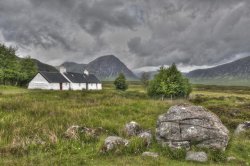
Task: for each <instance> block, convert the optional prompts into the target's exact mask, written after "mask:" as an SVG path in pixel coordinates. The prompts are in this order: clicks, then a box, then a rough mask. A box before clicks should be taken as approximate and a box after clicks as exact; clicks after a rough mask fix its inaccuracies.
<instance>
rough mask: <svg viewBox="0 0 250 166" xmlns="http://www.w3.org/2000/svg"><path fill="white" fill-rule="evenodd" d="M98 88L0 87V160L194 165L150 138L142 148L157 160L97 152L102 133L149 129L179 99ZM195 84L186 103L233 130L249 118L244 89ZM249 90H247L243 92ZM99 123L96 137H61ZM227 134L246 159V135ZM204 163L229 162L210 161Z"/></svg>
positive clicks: (232, 149)
mask: <svg viewBox="0 0 250 166" xmlns="http://www.w3.org/2000/svg"><path fill="white" fill-rule="evenodd" d="M104 87H105V88H104V90H103V91H99V92H72V91H67V92H55V91H29V90H25V89H19V88H13V87H0V165H3V164H6V165H7V164H8V165H14V164H18V165H27V164H31V165H62V164H63V165H166V164H168V165H194V164H193V163H190V162H185V161H183V160H182V159H180V160H173V158H178V154H177V157H172V156H171V155H170V154H168V153H166V152H164V150H163V149H162V148H160V147H159V146H158V145H157V143H156V141H154V142H153V144H152V146H151V147H150V148H149V149H148V150H149V151H156V152H159V153H160V154H161V157H160V158H159V159H150V158H149V159H147V158H142V157H141V156H140V154H138V153H137V154H134V153H133V152H130V153H125V154H116V155H115V156H112V155H107V156H106V155H101V154H100V153H99V152H98V151H99V149H100V145H101V144H102V141H103V139H104V138H105V137H106V136H107V135H120V136H122V135H123V132H122V129H123V126H124V124H125V123H127V122H129V121H132V120H135V121H137V122H138V123H140V124H141V125H142V127H144V128H149V129H151V130H152V131H154V129H155V124H156V119H157V116H158V115H159V114H162V113H164V112H166V111H167V109H168V108H169V107H170V106H171V105H173V104H176V103H179V102H188V101H179V100H178V101H174V102H171V101H160V100H153V99H149V98H148V97H147V96H146V94H145V91H144V89H143V88H142V87H141V86H140V85H131V86H130V89H129V90H128V91H127V92H118V91H115V90H114V89H113V87H112V85H110V84H105V86H104ZM220 89H221V88H220V87H212V88H211V87H209V86H208V87H204V86H202V87H200V86H198V87H196V88H195V91H194V92H193V94H192V96H191V98H192V99H191V102H193V103H196V104H199V105H204V106H206V107H207V108H209V109H210V110H211V111H213V112H215V113H216V114H218V115H219V116H220V117H221V119H222V121H223V123H225V124H226V125H227V127H228V128H229V129H230V130H231V131H233V129H234V128H235V126H236V125H237V124H238V123H240V122H243V121H245V120H249V119H250V112H249V111H248V109H249V107H250V89H247V88H246V89H244V91H243V90H242V88H225V89H223V90H220ZM248 92H249V93H248ZM75 124H77V125H83V126H87V127H100V126H101V127H103V128H105V129H106V130H107V133H106V134H104V135H103V136H102V137H101V138H100V139H98V140H92V139H87V138H83V139H81V140H80V141H69V140H66V139H64V138H63V133H64V131H65V130H66V129H67V128H68V127H69V126H71V125H75ZM245 137H246V136H242V137H241V138H237V139H234V138H233V139H232V140H231V142H230V146H229V148H228V149H227V151H226V155H229V156H230V155H233V156H235V157H237V158H239V160H241V161H237V164H245V163H246V162H248V163H250V159H249V158H250V156H249V155H250V141H249V137H248V138H245ZM207 164H208V165H215V164H216V165H221V164H223V165H224V164H229V165H235V163H215V162H213V161H212V160H210V161H209V162H208V163H207Z"/></svg>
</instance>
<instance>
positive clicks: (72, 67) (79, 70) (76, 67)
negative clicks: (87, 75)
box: [61, 62, 87, 73]
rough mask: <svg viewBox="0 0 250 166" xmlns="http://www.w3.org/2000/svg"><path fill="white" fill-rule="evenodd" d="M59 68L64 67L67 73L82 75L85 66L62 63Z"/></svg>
mask: <svg viewBox="0 0 250 166" xmlns="http://www.w3.org/2000/svg"><path fill="white" fill-rule="evenodd" d="M61 66H64V67H65V68H66V69H67V71H68V72H74V73H83V71H84V69H85V68H86V67H87V65H86V64H78V63H75V62H64V63H63V64H61Z"/></svg>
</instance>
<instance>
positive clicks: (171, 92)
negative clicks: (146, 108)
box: [148, 64, 192, 99]
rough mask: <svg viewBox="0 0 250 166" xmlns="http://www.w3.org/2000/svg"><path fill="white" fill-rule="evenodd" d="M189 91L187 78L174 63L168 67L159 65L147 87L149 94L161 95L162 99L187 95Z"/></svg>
mask: <svg viewBox="0 0 250 166" xmlns="http://www.w3.org/2000/svg"><path fill="white" fill-rule="evenodd" d="M191 91H192V87H191V84H190V83H189V80H188V79H187V78H185V77H183V75H182V74H181V72H180V71H178V69H177V67H176V66H175V64H173V65H172V66H171V67H169V68H164V67H161V68H160V70H159V73H158V74H156V75H155V77H154V79H153V80H152V81H150V83H149V87H148V95H149V96H161V97H162V99H163V98H165V97H167V98H171V99H172V98H179V97H188V96H189V94H190V93H191Z"/></svg>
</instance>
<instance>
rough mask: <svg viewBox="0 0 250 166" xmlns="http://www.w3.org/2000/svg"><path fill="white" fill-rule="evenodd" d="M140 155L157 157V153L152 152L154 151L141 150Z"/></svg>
mask: <svg viewBox="0 0 250 166" xmlns="http://www.w3.org/2000/svg"><path fill="white" fill-rule="evenodd" d="M142 156H145V157H153V158H157V157H159V155H158V153H154V152H143V153H142Z"/></svg>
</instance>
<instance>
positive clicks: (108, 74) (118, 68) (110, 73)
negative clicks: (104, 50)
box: [61, 55, 138, 80]
mask: <svg viewBox="0 0 250 166" xmlns="http://www.w3.org/2000/svg"><path fill="white" fill-rule="evenodd" d="M61 66H64V67H66V69H67V71H71V72H77V73H82V72H83V70H84V69H87V70H88V71H89V72H90V73H92V74H95V75H96V76H97V77H98V78H99V79H101V80H114V79H115V78H116V77H117V76H118V75H119V74H120V73H123V74H124V75H125V76H126V78H127V79H128V80H138V78H137V77H136V76H135V74H134V73H133V72H132V71H131V70H130V69H128V67H127V66H126V65H125V64H124V63H123V62H121V61H120V60H119V59H118V58H117V57H115V56H114V55H106V56H102V57H99V58H97V59H95V60H93V61H92V62H90V63H89V64H77V63H74V62H65V63H63V64H62V65H61Z"/></svg>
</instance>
